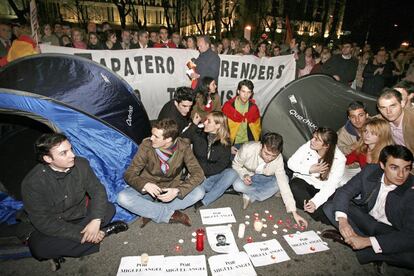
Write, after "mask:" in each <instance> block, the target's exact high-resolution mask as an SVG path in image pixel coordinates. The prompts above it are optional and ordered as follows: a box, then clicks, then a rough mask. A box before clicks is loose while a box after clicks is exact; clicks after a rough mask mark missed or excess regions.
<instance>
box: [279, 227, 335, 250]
mask: <svg viewBox="0 0 414 276" xmlns="http://www.w3.org/2000/svg"><path fill="white" fill-rule="evenodd" d="M283 238H285V240H286V242H287V243H288V244H289V246H290V247H291V248H292V249H293V251H295V253H296V254H297V255H304V254H310V253H316V252H321V251H325V250H329V247H328V246H326V243H325V242H324V241H323V240H321V238H320V237H319V236H318V234H316V233H315V231H306V232H301V233H297V234H289V235H284V236H283Z"/></svg>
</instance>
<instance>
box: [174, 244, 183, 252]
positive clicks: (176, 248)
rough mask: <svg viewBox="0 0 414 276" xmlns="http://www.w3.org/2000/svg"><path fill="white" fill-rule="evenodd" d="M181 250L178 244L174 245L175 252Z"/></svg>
mask: <svg viewBox="0 0 414 276" xmlns="http://www.w3.org/2000/svg"><path fill="white" fill-rule="evenodd" d="M181 250H182V247H181V246H180V245H178V244H177V245H176V246H175V247H174V251H175V252H181Z"/></svg>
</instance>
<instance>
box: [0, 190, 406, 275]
mask: <svg viewBox="0 0 414 276" xmlns="http://www.w3.org/2000/svg"><path fill="white" fill-rule="evenodd" d="M210 207H211V208H220V207H231V208H232V210H233V213H234V215H235V217H236V219H237V223H235V224H233V233H234V236H235V239H236V241H237V243H238V247H239V250H243V245H244V243H245V239H243V240H241V239H238V238H237V228H238V223H241V222H244V221H245V220H246V219H245V215H250V217H251V218H250V221H252V218H253V214H254V213H255V212H258V213H260V214H263V215H264V211H265V210H269V211H270V213H271V214H272V215H273V216H274V219H275V221H277V220H278V219H283V220H285V219H286V218H288V217H289V218H290V219H291V220H292V221H293V217H291V216H288V215H287V214H286V212H285V208H284V205H283V202H282V199H281V198H279V197H272V198H270V199H268V200H266V201H265V202H255V203H253V204H251V205H250V206H249V208H248V209H247V210H245V211H244V210H242V199H241V196H236V195H224V196H223V197H222V198H220V199H219V200H218V201H216V202H215V203H214V204H212V205H211V206H210ZM210 207H209V208H210ZM203 208H204V207H203ZM185 213H186V214H188V215H189V216H190V218H191V221H192V224H193V226H192V227H185V226H183V225H179V224H156V223H153V222H150V223H149V224H148V225H147V226H146V227H145V228H143V229H141V228H140V227H139V226H140V224H141V220H137V221H135V222H132V223H131V224H130V229H129V230H128V231H127V232H125V233H121V234H118V235H113V236H111V237H110V238H108V240H105V241H104V243H103V244H102V246H101V250H100V252H99V253H97V254H94V255H91V256H86V257H83V258H81V259H71V258H66V262H65V263H64V264H63V265H62V269H61V270H59V271H57V272H51V271H50V267H49V264H48V263H47V262H38V261H36V260H35V259H32V258H26V259H21V260H15V261H14V260H13V261H3V262H0V275H2V276H6V275H10V276H11V275H13V276H17V275H25V276H32V275H36V276H37V275H42V276H43V275H71V276H74V275H91V276H101V275H116V272H117V270H118V266H119V262H120V260H121V257H123V256H138V255H141V254H142V253H144V252H145V253H148V254H149V255H165V256H174V255H178V254H180V255H198V254H200V253H199V252H197V251H196V250H195V244H194V243H192V242H191V238H192V236H191V233H192V232H194V231H195V230H196V229H197V228H199V227H202V224H201V218H200V214H199V212H197V213H195V212H194V209H193V208H188V209H187V210H186V211H185ZM301 214H303V213H301ZM303 216H304V217H305V218H306V219H308V220H309V222H310V226H309V229H310V230H314V231H323V230H324V229H327V228H329V227H328V226H326V225H322V224H320V223H317V222H314V221H311V220H310V217H309V216H307V215H306V214H304V215H303ZM273 224H274V223H270V222H269V223H268V225H269V227H268V228H267V229H263V230H262V232H265V233H267V235H268V236H267V238H262V237H261V235H260V234H258V233H257V232H254V230H253V225H252V223H251V224H250V225H249V226H247V228H246V236H248V235H250V236H252V237H253V239H254V241H261V240H266V239H271V238H273V237H274V238H276V239H277V240H278V241H279V242H280V243H281V245H282V247H283V248H284V249H285V250H286V252H287V254H288V255H289V257H290V258H291V260H290V261H287V262H283V263H279V264H274V265H269V266H263V267H259V268H256V272H257V274H258V275H263V276H267V275H269V276H270V275H289V276H293V275H364V276H368V275H375V273H374V269H373V266H372V265H364V266H362V265H360V264H359V263H358V261H357V259H356V257H355V254H354V253H353V252H352V250H351V249H349V248H347V247H345V246H342V245H340V244H337V243H334V242H331V241H329V240H328V241H327V242H328V246H329V247H330V248H331V249H330V250H328V251H325V252H321V253H315V254H309V255H302V256H298V255H296V254H295V253H294V252H293V251H292V250H291V249H290V247H289V245H288V244H287V243H286V242H285V240H284V239H283V237H282V235H283V234H285V233H284V232H282V231H280V229H278V234H277V235H273V234H272V231H273V227H271V226H272V225H273ZM294 232H296V229H292V230H290V231H289V233H294ZM179 239H184V243H183V244H182V247H183V250H182V252H181V253H177V252H175V251H174V247H175V245H177V244H178V240H179ZM202 253H203V254H205V255H206V258H208V257H210V256H212V255H215V254H217V253H214V252H213V251H212V250H211V249H210V247H209V245H208V244H207V242H206V244H205V250H204V251H203V252H202ZM207 266H208V265H207ZM386 271H387V273H386V275H399V276H401V275H414V271H410V270H405V269H399V268H395V267H387V270H386ZM209 275H210V274H209Z"/></svg>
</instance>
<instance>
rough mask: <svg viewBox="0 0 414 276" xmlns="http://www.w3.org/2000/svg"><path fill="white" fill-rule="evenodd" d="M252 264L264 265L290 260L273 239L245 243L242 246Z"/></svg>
mask: <svg viewBox="0 0 414 276" xmlns="http://www.w3.org/2000/svg"><path fill="white" fill-rule="evenodd" d="M243 248H244V250H245V251H246V253H247V255H249V258H250V260H251V261H252V263H253V265H254V266H256V267H258V266H264V265H270V264H275V263H281V262H284V261H288V260H290V258H289V256H288V255H287V254H286V251H285V250H284V249H283V248H282V246H281V245H280V243H279V242H278V241H277V240H275V239H272V240H268V241H262V242H253V243H247V244H245V245H244V246H243Z"/></svg>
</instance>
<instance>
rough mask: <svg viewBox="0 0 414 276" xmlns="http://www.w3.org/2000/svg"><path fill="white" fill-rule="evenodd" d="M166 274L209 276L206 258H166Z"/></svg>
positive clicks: (172, 275) (174, 275) (173, 275)
mask: <svg viewBox="0 0 414 276" xmlns="http://www.w3.org/2000/svg"><path fill="white" fill-rule="evenodd" d="M165 274H166V275H171V276H207V263H206V256H204V255H200V256H171V257H165Z"/></svg>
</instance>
